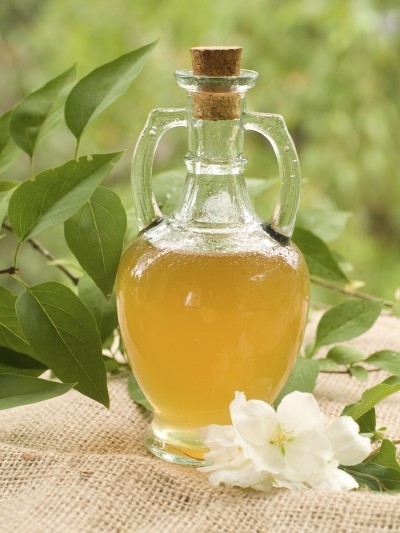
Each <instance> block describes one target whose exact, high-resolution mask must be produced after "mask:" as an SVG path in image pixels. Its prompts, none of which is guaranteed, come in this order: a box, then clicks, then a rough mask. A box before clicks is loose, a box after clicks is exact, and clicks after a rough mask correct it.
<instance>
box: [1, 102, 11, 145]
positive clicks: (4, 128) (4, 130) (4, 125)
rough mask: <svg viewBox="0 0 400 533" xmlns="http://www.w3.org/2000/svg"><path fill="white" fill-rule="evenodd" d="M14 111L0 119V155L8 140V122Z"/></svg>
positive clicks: (8, 112)
mask: <svg viewBox="0 0 400 533" xmlns="http://www.w3.org/2000/svg"><path fill="white" fill-rule="evenodd" d="M13 111H14V109H10V110H9V111H7V113H4V115H2V116H1V117H0V155H1V153H2V151H3V150H4V148H5V146H6V145H7V143H8V141H9V140H10V122H11V117H12V114H13Z"/></svg>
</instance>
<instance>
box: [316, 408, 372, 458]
mask: <svg viewBox="0 0 400 533" xmlns="http://www.w3.org/2000/svg"><path fill="white" fill-rule="evenodd" d="M359 430H360V428H359V427H358V424H357V422H355V421H354V420H353V419H352V418H351V416H341V417H339V418H338V419H337V420H335V421H334V422H333V424H331V425H330V426H329V428H328V429H327V431H326V434H327V436H328V438H329V440H330V441H331V444H332V448H333V456H334V458H335V459H336V460H337V461H339V463H340V464H341V465H356V464H358V463H361V462H362V461H363V460H364V459H365V458H366V457H368V455H369V454H370V453H371V451H372V446H371V441H370V439H368V438H367V437H362V436H361V435H359Z"/></svg>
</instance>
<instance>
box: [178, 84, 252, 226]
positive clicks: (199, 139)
mask: <svg viewBox="0 0 400 533" xmlns="http://www.w3.org/2000/svg"><path fill="white" fill-rule="evenodd" d="M194 95H195V93H192V92H189V93H188V136H189V139H188V145H189V152H188V154H187V155H186V157H185V163H186V167H187V171H188V174H187V179H186V184H185V188H184V192H183V195H182V197H181V200H180V201H179V202H178V205H177V208H176V210H175V212H174V214H173V218H174V219H175V220H178V221H179V222H182V223H185V224H192V225H200V226H201V227H203V228H204V227H214V226H215V227H217V228H221V227H222V226H226V227H228V228H229V227H232V226H238V225H242V224H249V223H251V222H254V221H255V220H256V219H257V217H256V215H255V212H254V209H253V206H252V204H251V201H250V198H249V196H248V192H247V188H246V183H245V179H244V177H243V171H244V168H245V165H246V162H247V159H246V157H245V156H244V154H243V133H244V128H243V120H242V113H243V111H244V109H245V103H246V102H245V94H243V95H240V96H241V97H240V100H239V102H240V113H239V117H238V118H234V119H232V120H203V119H199V118H197V117H196V116H195V113H194V112H193V110H194V106H193V99H194Z"/></svg>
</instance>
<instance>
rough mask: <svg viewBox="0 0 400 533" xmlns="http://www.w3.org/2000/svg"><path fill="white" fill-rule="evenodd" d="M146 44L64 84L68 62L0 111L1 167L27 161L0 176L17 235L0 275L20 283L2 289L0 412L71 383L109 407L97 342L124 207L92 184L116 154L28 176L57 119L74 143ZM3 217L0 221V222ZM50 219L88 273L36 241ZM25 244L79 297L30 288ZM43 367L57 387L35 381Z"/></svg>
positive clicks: (120, 88) (125, 79) (0, 194)
mask: <svg viewBox="0 0 400 533" xmlns="http://www.w3.org/2000/svg"><path fill="white" fill-rule="evenodd" d="M154 46H155V43H151V44H149V45H147V46H144V47H142V48H139V49H137V50H134V51H133V52H130V53H128V54H125V55H124V56H121V57H120V58H117V59H116V60H114V61H111V62H110V63H108V64H106V65H103V66H102V67H100V68H98V69H96V70H94V71H93V72H92V73H90V74H89V75H88V76H86V78H84V79H83V80H81V81H80V82H78V83H77V84H76V85H75V86H74V87H73V88H72V90H71V86H72V85H73V83H74V79H75V67H72V68H71V69H69V70H68V71H66V72H64V73H63V74H61V75H60V76H58V77H56V78H54V79H53V80H50V81H49V82H48V83H47V84H45V85H44V86H43V87H41V88H40V89H38V90H37V91H34V92H33V93H31V94H30V95H28V96H27V97H26V98H25V99H24V100H22V102H21V103H19V104H18V105H17V106H15V107H14V108H13V109H12V110H10V111H8V112H7V113H6V114H5V115H3V116H2V117H0V172H4V171H5V170H6V169H7V168H9V166H10V165H11V164H13V163H14V161H15V160H16V157H17V156H18V153H19V150H23V151H24V152H26V154H27V155H28V156H29V158H30V165H29V168H30V171H29V178H30V179H27V180H25V181H22V182H21V183H17V182H11V181H0V225H1V226H2V227H3V228H4V229H6V230H7V231H12V232H13V234H14V235H15V237H16V239H17V245H16V248H15V251H14V259H13V264H12V266H10V267H8V268H4V269H2V270H0V274H9V275H11V276H13V278H14V279H16V280H17V281H19V282H20V284H21V286H22V287H23V292H22V293H21V294H20V295H19V296H17V295H14V294H13V293H11V292H10V291H9V290H7V289H6V288H5V287H2V286H0V381H1V387H0V389H1V392H0V409H7V408H10V407H15V406H18V405H24V404H27V403H33V402H37V401H42V400H45V399H49V398H53V397H55V396H58V395H60V394H64V393H65V392H67V391H68V390H70V389H71V388H75V389H76V390H78V391H79V392H81V393H82V394H85V395H86V396H88V397H90V398H92V399H93V400H95V401H97V402H99V403H101V404H102V405H104V406H106V407H108V405H109V397H108V390H107V381H106V367H105V361H104V359H103V354H102V345H103V343H105V342H108V338H109V337H110V334H112V331H113V329H114V328H115V327H116V325H117V313H116V306H115V299H114V298H110V295H111V292H112V289H113V285H114V281H115V276H116V270H117V266H118V263H119V259H120V256H121V252H122V245H123V239H124V235H125V231H126V212H125V210H124V209H123V207H122V204H121V201H120V199H119V197H118V196H117V195H116V194H115V193H114V192H113V191H110V190H109V189H104V188H101V187H99V185H100V183H101V181H102V180H103V179H104V178H105V177H106V176H107V175H108V174H109V172H110V171H111V170H112V167H113V166H114V164H115V163H116V162H117V161H118V159H119V158H120V156H121V154H122V152H118V153H111V154H94V155H89V156H85V157H81V158H79V159H78V158H76V157H75V158H74V159H73V160H71V161H67V162H66V163H64V164H62V165H61V166H59V167H57V168H51V169H47V170H43V171H42V172H40V173H38V174H37V175H35V176H34V155H35V153H36V150H37V148H38V146H39V145H40V144H41V143H42V141H43V140H44V139H45V138H46V137H47V136H48V135H49V134H50V133H51V132H53V130H54V129H55V127H56V126H58V125H59V124H61V122H62V120H63V117H65V121H66V123H67V125H68V127H69V128H70V130H71V132H72V133H73V134H74V135H75V137H76V138H77V147H78V146H79V142H80V140H81V137H82V134H83V131H84V130H85V129H86V127H87V126H88V125H89V123H90V122H92V121H93V119H94V118H95V117H96V116H98V115H99V114H100V113H101V112H102V111H103V110H104V109H106V108H107V107H108V106H109V105H110V104H111V103H113V102H114V101H115V100H116V99H117V98H118V97H119V96H121V95H122V94H123V93H124V92H125V91H126V90H127V89H128V87H129V86H130V84H131V83H132V81H133V80H134V78H135V77H136V76H137V75H138V74H139V72H140V71H141V69H142V68H143V66H144V64H145V62H146V60H147V58H148V57H149V54H150V53H151V51H152V49H153V48H154ZM76 155H77V154H76ZM88 214H90V215H91V216H88ZM5 216H8V222H4V223H3V220H4V217H5ZM58 224H64V227H65V232H66V240H67V242H68V244H69V246H70V248H71V250H72V252H73V253H74V255H75V257H76V258H77V260H78V262H79V263H80V264H81V266H82V268H83V269H84V270H85V271H86V272H87V274H88V275H85V276H83V277H82V278H79V279H78V278H77V277H76V276H74V275H73V274H72V272H71V271H70V270H69V269H68V268H67V267H66V266H65V265H64V264H62V263H61V262H59V261H57V260H56V259H55V257H54V256H53V255H52V254H51V252H50V251H49V250H47V249H46V248H45V247H44V246H43V245H42V244H41V243H40V242H39V241H38V240H36V239H35V238H34V237H35V236H36V235H38V234H40V233H41V232H43V231H45V230H46V229H49V228H52V227H54V226H56V225H58ZM75 233H76V234H78V235H79V236H80V239H76V236H77V235H76V234H75ZM93 235H95V236H96V238H95V239H93ZM24 242H28V243H29V245H30V246H31V247H32V248H33V249H35V250H36V251H37V252H38V253H40V254H41V255H42V256H43V257H45V258H46V259H47V260H48V261H51V262H53V264H55V266H56V267H57V268H58V269H59V270H60V271H61V272H63V274H65V276H67V277H68V279H69V281H71V282H72V284H73V285H74V286H75V287H77V288H78V295H77V294H75V293H74V292H73V291H72V290H71V289H69V288H68V287H67V286H65V285H63V284H61V283H55V282H45V283H40V284H38V285H36V286H33V287H31V286H29V285H28V284H27V283H26V282H25V281H24V280H23V279H22V278H21V277H19V276H18V275H17V272H19V271H20V269H19V267H18V266H17V260H18V255H19V250H20V248H21V245H22V244H23V243H24ZM99 257H101V258H105V260H103V261H98V258H99ZM88 259H89V260H88ZM90 259H91V260H90ZM121 364H122V363H121ZM47 369H50V370H52V372H53V373H54V374H55V375H56V376H57V378H58V379H59V380H60V381H61V382H62V383H56V382H53V381H48V380H43V379H40V377H39V376H40V375H41V374H42V373H43V372H44V371H46V370H47Z"/></svg>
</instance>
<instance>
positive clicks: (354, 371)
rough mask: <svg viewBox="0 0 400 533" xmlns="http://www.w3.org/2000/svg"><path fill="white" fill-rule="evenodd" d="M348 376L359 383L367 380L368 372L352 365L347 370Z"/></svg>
mask: <svg viewBox="0 0 400 533" xmlns="http://www.w3.org/2000/svg"><path fill="white" fill-rule="evenodd" d="M349 372H350V374H351V375H352V376H353V378H356V379H359V380H361V381H365V380H366V379H368V370H367V369H366V368H364V367H363V366H360V365H352V366H351V367H350V368H349Z"/></svg>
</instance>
